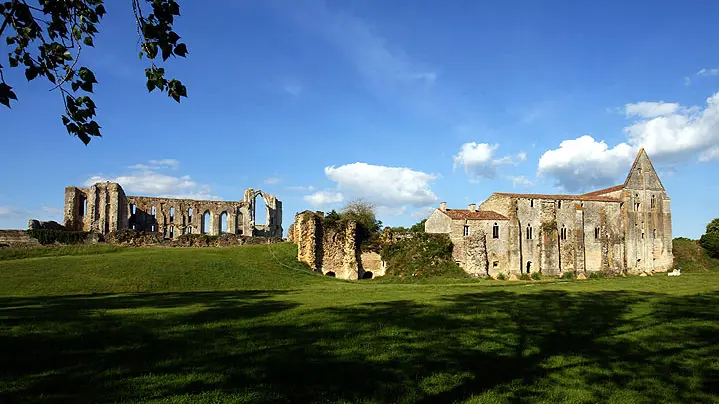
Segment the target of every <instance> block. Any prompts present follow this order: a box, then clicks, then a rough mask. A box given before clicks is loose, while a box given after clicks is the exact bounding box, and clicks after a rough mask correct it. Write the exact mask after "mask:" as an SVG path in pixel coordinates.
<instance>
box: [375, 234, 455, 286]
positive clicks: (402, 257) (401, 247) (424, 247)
mask: <svg viewBox="0 0 719 404" xmlns="http://www.w3.org/2000/svg"><path fill="white" fill-rule="evenodd" d="M380 255H381V256H382V259H383V260H384V261H386V262H387V275H388V276H393V277H397V278H423V277H433V276H441V277H452V278H466V277H467V276H468V275H467V274H466V273H465V272H464V271H463V270H462V268H460V267H459V266H458V265H457V264H456V263H455V262H454V259H453V258H452V242H451V241H450V239H449V236H448V235H446V234H427V233H418V234H417V236H416V237H412V238H407V239H403V240H400V241H397V242H396V243H394V244H390V245H385V246H383V247H382V249H381V251H380Z"/></svg>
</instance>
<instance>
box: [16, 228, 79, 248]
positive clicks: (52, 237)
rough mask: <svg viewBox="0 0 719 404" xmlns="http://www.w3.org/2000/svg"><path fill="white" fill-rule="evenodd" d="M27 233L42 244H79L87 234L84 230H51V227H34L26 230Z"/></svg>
mask: <svg viewBox="0 0 719 404" xmlns="http://www.w3.org/2000/svg"><path fill="white" fill-rule="evenodd" d="M27 234H28V235H29V236H30V237H32V238H34V239H36V240H37V241H39V242H40V244H42V245H47V244H55V243H60V244H80V243H83V242H84V241H85V238H87V235H88V234H90V233H88V232H84V231H67V230H51V229H34V230H28V231H27Z"/></svg>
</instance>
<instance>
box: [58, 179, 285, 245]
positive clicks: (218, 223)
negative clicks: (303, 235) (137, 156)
mask: <svg viewBox="0 0 719 404" xmlns="http://www.w3.org/2000/svg"><path fill="white" fill-rule="evenodd" d="M257 197H260V198H262V199H263V200H264V202H265V205H266V208H267V209H266V212H265V218H266V224H262V225H259V224H256V223H255V222H256V216H255V215H256V214H262V212H255V206H256V205H255V202H256V199H257ZM64 216H65V219H64V225H65V228H66V229H67V230H79V231H88V232H95V233H100V234H104V235H106V234H109V233H110V232H113V231H117V230H121V229H135V230H138V231H145V232H158V233H160V234H162V235H163V237H164V238H169V239H176V238H178V237H179V236H181V235H183V234H209V235H217V234H221V233H230V234H238V235H244V236H255V237H258V236H259V237H278V238H281V237H282V202H280V201H279V200H278V199H277V198H276V197H275V196H274V195H270V194H266V193H263V192H262V191H260V190H255V189H252V188H248V189H247V190H246V191H245V195H244V198H243V200H241V201H237V202H229V201H200V200H192V199H173V198H154V197H146V196H129V195H125V192H124V191H123V189H122V187H121V186H120V184H117V183H114V182H98V183H96V184H94V185H92V186H90V187H88V188H78V187H72V186H71V187H67V188H65V210H64Z"/></svg>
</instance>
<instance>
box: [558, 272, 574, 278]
mask: <svg viewBox="0 0 719 404" xmlns="http://www.w3.org/2000/svg"><path fill="white" fill-rule="evenodd" d="M559 278H560V279H574V272H571V271H569V272H565V273H563V274H562V276H560V277H559Z"/></svg>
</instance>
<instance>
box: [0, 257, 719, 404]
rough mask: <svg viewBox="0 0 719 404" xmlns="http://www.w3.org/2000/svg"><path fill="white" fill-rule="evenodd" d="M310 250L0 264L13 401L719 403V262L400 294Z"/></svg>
mask: <svg viewBox="0 0 719 404" xmlns="http://www.w3.org/2000/svg"><path fill="white" fill-rule="evenodd" d="M694 246H695V244H682V245H679V246H677V245H675V251H677V254H678V256H682V254H684V255H687V257H685V258H683V259H687V260H689V259H690V258H691V257H689V255H691V254H692V253H691V251H692V248H693V247H694ZM98 248H100V247H98ZM295 252H296V250H295V247H294V246H293V245H290V244H281V245H272V246H270V247H268V246H267V245H257V246H246V247H236V248H224V249H214V248H206V249H168V248H154V249H150V248H148V249H108V250H105V251H100V250H93V248H92V247H88V248H84V249H77V250H68V251H65V252H58V251H56V250H52V249H50V250H49V251H44V252H42V253H28V252H26V253H23V254H24V255H23V254H20V253H11V252H5V253H4V254H5V255H1V254H0V403H83V402H86V403H100V402H102V403H104V402H120V403H224V402H231V403H283V402H293V403H296V402H330V403H334V402H359V403H450V402H471V403H516V402H546V403H556V402H572V403H597V402H611V403H657V402H677V403H690V402H692V403H693V402H697V403H702V402H703V403H710V402H718V401H719V265H717V262H716V261H715V260H709V259H704V258H702V259H701V260H696V259H692V260H691V265H689V264H688V265H687V267H686V268H685V269H684V270H683V274H682V276H680V277H667V276H666V275H662V276H660V275H656V276H653V277H642V278H639V277H627V278H612V279H599V280H586V281H560V280H543V281H540V282H536V281H535V282H509V281H485V280H481V281H474V280H469V279H467V280H456V279H455V280H450V281H447V280H445V281H443V282H439V283H432V282H428V281H424V282H417V283H392V282H387V281H379V280H366V281H359V282H346V281H340V280H336V279H330V278H324V277H321V276H318V275H315V274H312V273H310V272H309V271H308V270H307V269H306V268H304V267H303V266H301V265H300V264H298V263H296V262H295V260H294V255H295ZM17 254H20V255H17ZM68 254H69V255H68ZM43 255H44V256H43ZM18 257H30V258H22V259H12V258H18ZM687 262H689V261H687ZM707 268H709V270H707Z"/></svg>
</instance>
